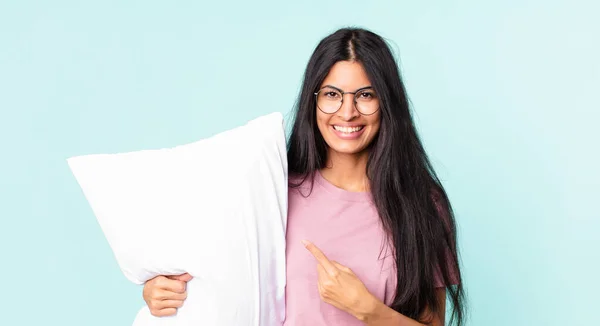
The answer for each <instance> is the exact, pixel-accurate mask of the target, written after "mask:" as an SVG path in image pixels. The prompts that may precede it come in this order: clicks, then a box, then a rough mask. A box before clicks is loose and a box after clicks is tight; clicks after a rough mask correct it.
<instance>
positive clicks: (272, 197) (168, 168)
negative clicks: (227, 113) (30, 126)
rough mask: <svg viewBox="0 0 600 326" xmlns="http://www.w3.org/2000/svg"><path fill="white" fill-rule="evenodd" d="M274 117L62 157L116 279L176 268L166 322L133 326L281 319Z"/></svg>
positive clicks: (140, 321) (281, 197)
mask: <svg viewBox="0 0 600 326" xmlns="http://www.w3.org/2000/svg"><path fill="white" fill-rule="evenodd" d="M286 155H287V154H286V142H285V133H284V126H283V116H282V115H281V113H272V114H268V115H264V116H261V117H258V118H256V119H254V120H252V121H250V122H248V123H247V124H245V125H243V126H239V127H237V128H234V129H230V130H227V131H224V132H221V133H219V134H216V135H214V136H212V137H209V138H206V139H203V140H199V141H197V142H194V143H191V144H186V145H181V146H176V147H174V148H166V149H153V150H141V151H135V152H129V153H116V154H94V155H84V156H77V157H72V158H69V159H68V160H67V162H68V164H69V166H70V169H71V171H72V173H73V175H74V176H75V178H76V180H77V182H78V183H79V185H80V187H81V189H82V191H83V194H84V195H85V198H86V199H87V201H88V203H89V205H90V206H91V208H92V211H93V213H94V215H95V217H96V218H97V220H98V222H99V225H100V227H101V229H102V231H103V233H104V235H105V237H106V239H107V241H108V243H109V245H110V247H111V250H112V251H113V254H114V256H115V258H116V260H117V262H118V265H119V267H120V269H121V270H122V272H123V273H124V274H125V276H126V277H127V278H128V279H129V280H130V281H132V282H134V283H136V284H143V283H144V282H145V281H147V280H149V279H151V278H153V277H155V276H157V275H177V274H182V273H185V272H188V273H190V274H191V275H192V276H193V277H194V278H193V279H192V280H191V281H189V282H188V285H187V291H188V297H187V299H186V301H185V302H184V305H183V307H181V308H180V309H178V312H177V314H176V315H175V316H172V317H162V318H159V317H154V316H152V315H151V314H150V312H149V309H148V308H147V307H145V306H144V307H143V308H142V309H141V310H140V311H139V312H138V314H137V317H136V318H135V322H134V325H136V326H155V325H167V326H187V325H218V326H227V325H231V326H240V325H241V326H243V325H253V326H254V325H260V326H272V325H281V324H283V320H284V317H285V316H284V314H285V300H284V299H285V292H284V291H285V231H286V224H287V178H288V175H287V156H286Z"/></svg>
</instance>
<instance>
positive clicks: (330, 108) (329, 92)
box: [317, 87, 342, 113]
mask: <svg viewBox="0 0 600 326" xmlns="http://www.w3.org/2000/svg"><path fill="white" fill-rule="evenodd" d="M341 105H342V93H340V92H339V91H338V90H336V89H335V88H330V87H325V88H323V89H321V90H320V91H319V93H318V94H317V106H318V107H319V109H320V110H321V111H323V112H325V113H334V112H336V111H337V110H338V109H339V108H340V106H341Z"/></svg>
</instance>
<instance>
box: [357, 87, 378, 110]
mask: <svg viewBox="0 0 600 326" xmlns="http://www.w3.org/2000/svg"><path fill="white" fill-rule="evenodd" d="M354 100H355V101H356V109H357V110H358V111H359V112H360V113H362V114H365V115H369V114H373V113H375V112H376V111H377V110H378V109H379V100H378V99H377V94H375V91H374V90H372V89H365V90H362V91H359V92H358V93H356V95H355V96H354Z"/></svg>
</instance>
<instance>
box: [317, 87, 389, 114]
mask: <svg viewBox="0 0 600 326" xmlns="http://www.w3.org/2000/svg"><path fill="white" fill-rule="evenodd" d="M345 94H353V95H354V107H355V108H356V110H357V111H358V112H359V113H360V114H362V115H371V114H374V113H375V112H377V110H379V100H378V99H377V94H376V93H375V91H374V90H373V87H371V86H369V87H363V88H360V89H358V90H356V91H354V92H344V91H342V90H341V89H339V88H337V87H333V86H325V87H323V88H321V89H320V90H319V91H318V92H316V93H315V98H316V101H317V108H318V109H319V110H321V112H323V113H326V114H333V113H336V112H337V111H338V110H339V109H340V108H341V107H342V103H343V102H344V95H345Z"/></svg>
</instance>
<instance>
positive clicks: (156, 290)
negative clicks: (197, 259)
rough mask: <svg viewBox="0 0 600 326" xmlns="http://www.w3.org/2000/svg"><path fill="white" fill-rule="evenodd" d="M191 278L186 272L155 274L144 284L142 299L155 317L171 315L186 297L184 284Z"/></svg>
mask: <svg viewBox="0 0 600 326" xmlns="http://www.w3.org/2000/svg"><path fill="white" fill-rule="evenodd" d="M191 279H192V276H191V275H190V274H188V273H185V274H181V275H173V276H162V275H161V276H157V277H155V278H153V279H151V280H148V281H147V282H146V283H145V284H144V291H143V297H144V301H146V304H147V305H148V308H150V313H151V314H152V315H153V316H156V317H165V316H172V315H174V314H175V313H176V312H177V309H178V308H179V307H181V306H182V305H183V301H184V300H185V298H186V297H187V292H186V285H187V282H188V281H190V280H191Z"/></svg>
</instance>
